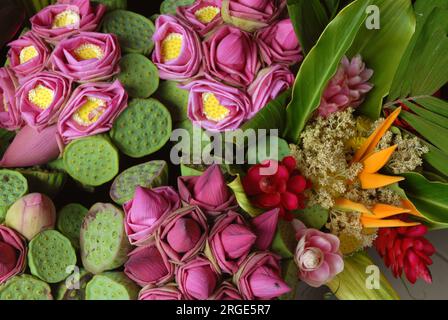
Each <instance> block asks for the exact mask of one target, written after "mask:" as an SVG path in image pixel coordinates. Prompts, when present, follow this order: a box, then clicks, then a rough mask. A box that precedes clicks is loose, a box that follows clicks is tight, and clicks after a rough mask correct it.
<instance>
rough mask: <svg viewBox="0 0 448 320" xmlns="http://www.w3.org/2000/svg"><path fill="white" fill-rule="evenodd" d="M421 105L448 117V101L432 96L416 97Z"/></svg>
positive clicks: (416, 100)
mask: <svg viewBox="0 0 448 320" xmlns="http://www.w3.org/2000/svg"><path fill="white" fill-rule="evenodd" d="M415 102H417V103H418V104H419V105H421V106H423V107H425V109H426V110H429V111H432V112H435V113H437V114H439V115H441V116H444V117H446V118H448V102H446V101H443V100H441V99H437V98H436V97H432V96H423V97H418V98H416V99H415Z"/></svg>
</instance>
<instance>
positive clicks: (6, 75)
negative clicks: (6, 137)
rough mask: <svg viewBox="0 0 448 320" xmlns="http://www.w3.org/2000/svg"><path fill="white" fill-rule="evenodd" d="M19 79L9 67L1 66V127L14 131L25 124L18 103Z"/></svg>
mask: <svg viewBox="0 0 448 320" xmlns="http://www.w3.org/2000/svg"><path fill="white" fill-rule="evenodd" d="M17 86H18V82H17V79H16V78H15V76H14V74H13V72H12V70H11V69H9V68H0V128H3V129H6V130H9V131H14V130H17V129H20V128H21V127H22V126H23V120H22V118H21V117H20V112H19V109H18V108H17V105H16V99H15V95H16V88H17Z"/></svg>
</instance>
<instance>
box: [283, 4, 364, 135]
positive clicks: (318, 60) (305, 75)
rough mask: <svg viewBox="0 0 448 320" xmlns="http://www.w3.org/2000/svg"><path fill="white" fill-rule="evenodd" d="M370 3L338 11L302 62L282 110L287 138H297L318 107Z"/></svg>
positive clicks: (352, 5) (353, 5) (354, 5)
mask: <svg viewBox="0 0 448 320" xmlns="http://www.w3.org/2000/svg"><path fill="white" fill-rule="evenodd" d="M370 3H371V0H357V1H355V2H353V3H352V4H351V5H349V6H347V7H346V8H345V9H344V10H342V11H341V12H340V13H339V14H338V15H337V16H336V18H335V19H334V20H333V21H331V23H330V24H329V25H328V26H327V28H326V29H325V31H324V32H323V34H322V35H321V37H320V39H319V41H318V42H317V44H316V46H314V48H313V49H312V50H311V51H310V53H309V54H308V56H307V57H306V58H305V60H304V61H303V63H302V66H301V68H300V70H299V73H298V75H297V78H296V81H295V84H294V88H293V93H292V100H291V102H290V104H289V105H288V108H287V110H286V112H287V119H286V122H287V124H286V131H285V135H286V137H287V138H288V139H289V140H290V141H293V142H297V141H298V140H299V137H300V133H301V132H302V130H303V128H304V127H305V125H306V123H307V122H308V120H309V119H310V118H311V116H312V115H313V113H314V111H315V110H316V109H317V108H318V106H319V104H320V100H321V97H322V94H323V92H324V90H325V87H326V86H327V84H328V82H329V81H330V79H331V78H332V77H333V76H334V74H335V73H336V71H337V69H338V67H339V64H340V62H341V59H342V57H343V56H344V55H345V53H346V52H347V50H348V49H349V48H350V47H351V45H352V44H353V41H354V39H355V38H356V35H357V34H358V31H359V30H360V28H361V26H362V25H363V22H364V20H365V18H366V8H367V6H368V5H369V4H370Z"/></svg>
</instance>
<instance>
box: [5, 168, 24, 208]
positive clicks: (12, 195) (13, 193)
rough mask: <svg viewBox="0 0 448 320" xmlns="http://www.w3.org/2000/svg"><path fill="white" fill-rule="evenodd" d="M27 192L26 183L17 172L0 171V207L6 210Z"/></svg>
mask: <svg viewBox="0 0 448 320" xmlns="http://www.w3.org/2000/svg"><path fill="white" fill-rule="evenodd" d="M27 192H28V181H27V180H26V178H25V177H24V176H23V175H22V174H21V173H19V172H17V171H13V170H6V169H2V170H0V207H3V208H6V209H8V208H9V207H10V206H11V205H12V204H13V203H14V202H16V201H17V200H18V199H20V198H21V197H23V196H24V195H25V194H26V193H27Z"/></svg>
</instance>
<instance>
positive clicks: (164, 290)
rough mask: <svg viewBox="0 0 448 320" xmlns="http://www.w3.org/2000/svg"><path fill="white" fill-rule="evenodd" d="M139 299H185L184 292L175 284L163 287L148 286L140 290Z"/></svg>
mask: <svg viewBox="0 0 448 320" xmlns="http://www.w3.org/2000/svg"><path fill="white" fill-rule="evenodd" d="M138 300H183V297H182V293H180V291H179V290H178V289H177V287H176V286H175V285H173V284H167V285H165V286H163V287H154V286H147V287H145V288H143V289H142V291H140V294H139V296H138Z"/></svg>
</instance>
